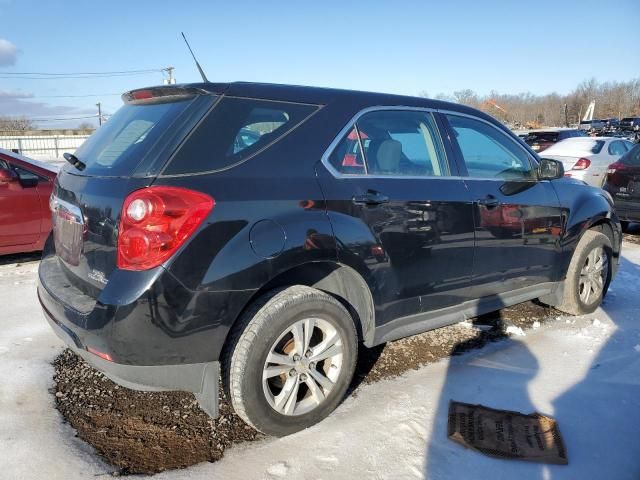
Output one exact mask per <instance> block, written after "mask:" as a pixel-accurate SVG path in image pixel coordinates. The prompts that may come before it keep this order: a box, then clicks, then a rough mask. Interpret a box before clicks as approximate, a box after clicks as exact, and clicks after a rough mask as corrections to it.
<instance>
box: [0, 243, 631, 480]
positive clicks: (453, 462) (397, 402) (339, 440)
mask: <svg viewBox="0 0 640 480" xmlns="http://www.w3.org/2000/svg"><path fill="white" fill-rule="evenodd" d="M35 272H36V265H35V263H32V264H27V265H23V266H19V267H16V266H14V265H5V266H0V305H2V314H1V317H0V318H1V319H2V320H1V322H2V327H3V335H2V336H1V338H0V379H1V383H0V467H1V468H0V478H7V479H38V478H43V479H45V478H46V479H58V478H60V479H63V478H64V479H74V478H91V477H93V476H95V475H102V474H108V473H109V472H111V471H113V468H110V467H109V466H108V465H105V464H104V463H103V462H101V461H100V459H99V458H98V457H97V456H96V455H95V454H94V453H93V451H92V450H91V448H90V447H88V446H86V445H85V444H84V443H83V442H81V441H80V440H78V439H76V438H75V437H74V436H73V431H72V430H71V429H70V428H69V427H67V426H65V425H63V424H62V423H61V418H60V416H59V415H58V413H57V411H56V410H55V408H54V405H53V398H52V396H51V394H50V393H49V392H48V391H47V389H48V388H50V387H51V385H52V380H51V375H52V367H51V366H50V362H51V360H53V358H54V357H55V355H56V354H57V353H58V352H59V351H60V349H61V348H62V347H61V343H60V342H59V341H58V340H57V339H56V337H55V336H54V335H53V333H51V332H50V331H49V329H48V327H47V325H46V324H45V322H44V320H43V318H42V315H41V313H40V311H39V307H38V305H37V300H36V298H35V291H34V283H35ZM639 278H640V247H639V246H635V245H632V244H625V247H624V259H623V262H622V266H621V271H620V272H619V274H618V277H617V278H616V280H615V282H614V284H613V285H612V289H611V292H610V294H609V296H608V297H607V301H606V302H605V304H604V305H603V307H602V308H601V309H599V310H598V311H596V312H595V313H594V314H592V315H587V316H584V317H558V318H557V319H555V320H554V321H552V322H548V323H546V324H543V325H542V326H540V327H539V328H536V329H533V330H529V331H528V332H527V333H526V335H525V336H519V335H514V336H513V337H512V338H511V339H510V340H507V341H503V342H499V343H495V344H492V345H489V346H487V347H485V348H483V349H482V350H477V351H473V352H471V353H468V354H466V355H463V356H460V357H454V358H452V359H448V360H445V361H441V362H439V363H436V364H433V365H429V366H426V367H423V368H421V369H420V370H417V371H414V372H410V373H408V374H406V375H404V376H402V377H401V378H396V379H393V380H384V381H381V382H379V383H377V384H374V385H368V386H364V387H362V388H361V389H360V390H359V391H358V392H357V395H356V396H355V397H350V398H348V399H347V400H346V401H345V402H344V403H343V404H342V405H341V406H340V407H339V408H338V410H337V411H336V412H335V413H334V414H333V415H331V416H330V417H329V418H328V419H327V420H325V421H324V422H322V423H321V424H319V425H316V426H315V427H313V428H310V429H308V430H306V431H303V432H299V433H297V434H295V435H291V436H289V437H287V438H283V439H273V438H269V439H266V440H264V441H262V442H257V443H252V444H247V445H246V446H238V447H235V448H233V449H230V450H228V451H227V452H226V453H225V457H224V458H223V460H221V461H220V462H218V463H215V464H201V465H196V466H194V467H191V468H188V469H186V470H181V471H172V472H165V473H162V474H159V475H157V476H156V477H157V479H158V480H160V479H167V480H173V479H205V478H206V479H211V478H225V479H233V478H242V479H245V478H246V479H253V478H255V479H263V478H265V479H277V478H290V479H298V478H302V479H316V478H318V479H319V478H325V479H329V478H331V479H353V478H377V479H410V478H423V477H426V478H430V479H450V478H456V479H465V478H473V479H513V478H518V479H521V480H524V479H540V478H542V479H576V478H589V479H600V478H602V479H605V478H606V479H609V478H611V479H612V478H615V479H626V478H628V479H638V478H640V441H638V428H639V427H640V322H639V321H638V314H639V312H640V295H639V294H640V287H639V286H638V279H639ZM450 399H455V400H458V401H462V402H468V403H482V404H484V405H487V406H491V407H496V408H505V409H509V410H519V411H522V412H525V413H527V412H532V411H539V412H541V413H545V414H547V415H551V416H554V417H555V418H556V419H557V420H558V422H559V425H560V430H561V432H562V435H563V437H564V441H565V444H566V447H567V452H568V456H569V465H568V466H555V465H554V466H545V465H539V464H534V463H527V462H520V461H513V460H499V459H494V458H489V457H485V456H483V455H481V454H479V453H475V452H472V451H470V450H465V449H464V448H463V447H462V446H460V445H458V444H454V443H453V442H451V441H449V440H448V439H447V437H446V423H447V410H448V403H449V400H450Z"/></svg>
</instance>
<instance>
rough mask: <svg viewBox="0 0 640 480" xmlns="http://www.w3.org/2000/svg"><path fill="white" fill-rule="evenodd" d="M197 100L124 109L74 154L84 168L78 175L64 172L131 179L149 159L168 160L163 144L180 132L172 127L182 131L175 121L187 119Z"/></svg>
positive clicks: (191, 99) (72, 171) (132, 106)
mask: <svg viewBox="0 0 640 480" xmlns="http://www.w3.org/2000/svg"><path fill="white" fill-rule="evenodd" d="M197 98H198V97H197V96H196V97H190V98H187V99H182V100H179V101H171V102H164V103H151V104H141V105H135V104H127V105H124V106H123V107H121V108H120V109H119V110H118V111H117V112H116V113H115V114H114V115H113V116H112V117H111V118H110V119H109V120H108V121H107V122H106V123H105V124H104V125H103V126H101V127H100V128H98V130H96V132H95V133H94V134H93V135H91V137H89V138H88V139H87V140H86V141H85V142H84V143H83V144H82V145H81V146H80V148H78V150H76V152H75V156H76V157H78V159H79V160H80V161H82V162H84V163H85V164H86V168H85V169H84V170H83V171H82V172H80V171H78V170H76V169H74V168H73V167H70V166H67V167H65V168H66V169H67V171H68V172H70V173H74V174H81V175H86V176H107V177H120V176H130V175H133V174H134V173H135V172H136V171H137V167H138V166H139V165H140V164H141V163H142V162H143V161H144V160H145V159H148V157H149V156H155V158H153V159H152V160H154V161H156V160H158V157H159V156H160V157H164V158H168V155H169V154H170V153H171V152H170V151H167V150H171V148H170V146H167V145H165V144H166V142H167V141H168V140H169V138H170V137H174V136H175V134H176V132H177V131H179V130H181V128H176V125H177V124H179V125H180V127H182V126H183V125H184V122H178V119H179V118H182V117H189V116H190V115H189V112H188V110H189V107H190V106H191V105H192V104H193V103H196V102H197ZM211 98H212V97H209V101H211V100H210V99H211ZM182 138H183V137H182ZM160 144H162V145H165V148H163V149H162V151H161V152H158V151H157V148H154V147H158V146H159V145H160ZM145 163H146V164H148V163H149V162H145Z"/></svg>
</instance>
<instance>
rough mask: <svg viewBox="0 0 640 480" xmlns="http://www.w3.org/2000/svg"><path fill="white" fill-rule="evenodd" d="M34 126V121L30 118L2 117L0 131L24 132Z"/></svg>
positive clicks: (0, 118)
mask: <svg viewBox="0 0 640 480" xmlns="http://www.w3.org/2000/svg"><path fill="white" fill-rule="evenodd" d="M32 128H33V122H32V121H31V120H29V119H28V118H24V117H22V118H18V117H0V131H2V132H24V131H25V130H31V129H32Z"/></svg>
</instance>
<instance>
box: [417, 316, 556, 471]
mask: <svg viewBox="0 0 640 480" xmlns="http://www.w3.org/2000/svg"><path fill="white" fill-rule="evenodd" d="M493 316H497V317H498V319H500V314H499V313H495V314H493ZM476 322H483V320H482V319H476V320H474V323H476ZM500 323H501V322H500V321H498V324H500ZM498 326H500V325H498ZM477 343H478V342H477V339H471V340H468V341H465V342H461V343H459V344H458V345H456V347H455V349H454V351H453V353H452V358H451V359H450V360H449V366H448V368H447V375H446V379H445V382H444V385H443V386H442V389H441V394H440V399H439V402H438V407H437V410H436V413H435V417H434V422H433V426H432V433H431V439H430V442H429V445H428V446H427V452H426V459H425V472H424V477H425V478H427V479H449V478H451V479H454V478H455V479H458V478H460V479H466V478H470V479H471V478H473V479H476V478H477V479H482V478H487V479H502V478H504V479H514V478H518V477H517V476H518V475H522V474H523V465H524V468H525V469H526V472H525V478H541V476H542V468H544V467H543V466H542V465H541V464H539V463H530V462H521V461H514V460H502V459H498V458H493V457H488V456H484V455H482V454H480V453H478V452H474V451H472V450H467V449H465V448H464V447H462V446H461V445H459V444H457V443H454V442H453V441H451V440H449V439H448V438H447V421H448V412H449V401H450V400H456V401H459V402H464V403H471V404H482V405H485V406H487V407H491V408H497V409H505V410H515V411H519V412H522V413H532V412H534V411H535V410H536V409H535V407H534V406H533V404H532V403H531V400H530V397H529V392H528V385H529V383H530V382H531V380H532V379H533V378H534V377H535V376H536V374H537V372H538V361H537V360H536V357H535V356H534V355H533V354H532V353H531V352H530V351H529V349H528V348H527V347H526V345H525V344H524V343H522V342H519V341H516V340H512V339H507V340H503V341H501V342H500V343H498V344H494V345H488V346H486V347H484V348H483V349H482V350H477V351H475V352H469V350H470V349H472V348H474V347H477ZM465 352H467V353H466V354H465V355H464V356H460V355H462V354H463V353H465ZM541 413H544V412H541ZM514 463H517V464H518V465H514ZM514 467H515V468H514Z"/></svg>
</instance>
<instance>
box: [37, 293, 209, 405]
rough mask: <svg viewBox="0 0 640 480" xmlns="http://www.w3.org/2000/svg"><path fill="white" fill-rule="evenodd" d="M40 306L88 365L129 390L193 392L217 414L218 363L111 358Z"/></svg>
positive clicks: (54, 326)
mask: <svg viewBox="0 0 640 480" xmlns="http://www.w3.org/2000/svg"><path fill="white" fill-rule="evenodd" d="M41 292H42V289H39V291H38V298H39V300H40V303H41V305H42V306H43V312H44V316H45V318H46V319H47V321H48V322H49V325H50V326H51V328H52V329H53V331H54V332H55V333H56V335H57V336H58V337H59V338H60V339H61V340H62V341H63V342H64V343H65V344H66V345H67V346H68V347H69V348H70V349H71V350H73V351H74V352H75V353H76V354H77V355H78V356H80V357H82V359H83V360H84V361H86V362H87V363H88V364H89V365H91V366H92V367H93V368H95V369H96V370H99V371H100V372H102V373H104V374H105V375H106V376H107V377H109V378H110V379H111V380H113V381H114V382H115V383H117V384H119V385H122V386H123V387H126V388H130V389H133V390H143V391H165V390H178V391H185V392H192V393H194V394H195V395H196V398H197V399H198V402H199V403H200V406H201V407H202V409H203V410H204V411H205V412H207V413H208V414H209V415H211V416H212V417H216V416H217V415H218V379H219V376H220V363H219V362H217V361H213V362H206V363H191V364H182V365H126V364H122V363H116V362H112V361H109V360H106V359H103V358H101V357H99V356H98V355H95V354H93V353H89V352H88V351H87V350H86V346H85V345H83V343H82V341H81V340H80V338H79V337H78V335H76V334H75V333H74V332H73V331H72V330H71V329H70V328H68V327H66V326H65V325H64V324H63V323H61V322H59V321H57V320H56V319H55V318H53V316H52V315H51V314H50V312H49V311H48V310H47V309H46V307H44V304H43V302H42V298H41Z"/></svg>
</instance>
